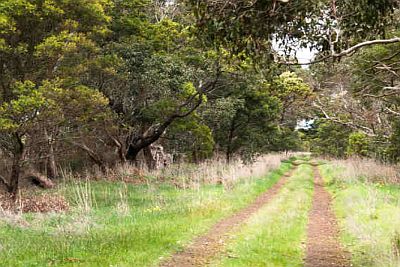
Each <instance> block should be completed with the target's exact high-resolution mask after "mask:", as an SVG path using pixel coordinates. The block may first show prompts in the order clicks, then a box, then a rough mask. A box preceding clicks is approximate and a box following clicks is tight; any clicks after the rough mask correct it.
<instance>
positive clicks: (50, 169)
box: [45, 131, 58, 179]
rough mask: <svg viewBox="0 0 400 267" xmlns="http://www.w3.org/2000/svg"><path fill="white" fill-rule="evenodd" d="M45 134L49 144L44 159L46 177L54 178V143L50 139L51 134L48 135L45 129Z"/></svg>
mask: <svg viewBox="0 0 400 267" xmlns="http://www.w3.org/2000/svg"><path fill="white" fill-rule="evenodd" d="M45 136H46V139H47V142H48V144H49V149H48V155H47V160H46V172H47V177H48V178H50V179H55V178H57V176H58V172H57V165H56V158H55V155H54V143H53V140H52V139H53V138H52V136H49V135H48V134H47V131H45Z"/></svg>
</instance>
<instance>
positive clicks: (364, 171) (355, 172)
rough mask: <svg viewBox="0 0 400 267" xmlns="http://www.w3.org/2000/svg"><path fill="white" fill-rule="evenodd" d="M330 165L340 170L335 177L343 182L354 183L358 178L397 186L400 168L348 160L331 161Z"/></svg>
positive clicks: (399, 180)
mask: <svg viewBox="0 0 400 267" xmlns="http://www.w3.org/2000/svg"><path fill="white" fill-rule="evenodd" d="M331 163H332V164H333V165H334V166H335V167H337V168H341V169H342V171H341V172H340V174H339V175H338V176H337V177H336V178H337V179H339V180H344V181H356V180H359V179H360V178H361V179H363V180H364V181H366V182H371V183H384V184H399V183H400V166H398V165H393V164H384V163H381V162H378V161H376V160H373V159H365V158H349V159H346V160H332V161H331Z"/></svg>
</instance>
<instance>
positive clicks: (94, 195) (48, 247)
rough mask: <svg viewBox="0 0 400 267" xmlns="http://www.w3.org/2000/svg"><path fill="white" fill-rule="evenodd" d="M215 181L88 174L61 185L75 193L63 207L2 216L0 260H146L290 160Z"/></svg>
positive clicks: (231, 206)
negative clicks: (195, 184) (230, 181)
mask: <svg viewBox="0 0 400 267" xmlns="http://www.w3.org/2000/svg"><path fill="white" fill-rule="evenodd" d="M290 166H291V164H290V163H283V164H282V165H281V167H280V168H279V169H278V170H275V171H273V172H271V173H270V174H268V175H266V176H264V177H263V178H261V179H251V178H249V179H247V180H243V181H241V182H239V183H238V184H236V185H235V186H234V187H233V188H232V189H230V190H228V191H227V190H226V189H224V187H223V186H220V185H208V186H202V187H200V188H198V189H186V190H182V189H177V188H175V187H173V186H169V185H165V184H164V185H151V184H149V185H141V186H137V185H136V186H134V185H127V184H124V183H117V182H114V183H107V182H91V183H86V184H81V185H68V186H66V187H65V188H64V189H63V190H65V194H66V195H67V196H68V197H69V198H70V199H71V200H73V201H75V206H74V208H73V209H72V210H71V211H70V212H68V213H65V214H25V215H22V216H15V215H8V218H7V219H5V218H3V219H0V262H1V265H2V266H47V265H56V266H149V265H154V264H157V262H159V261H160V259H161V258H162V257H165V256H167V255H168V254H169V253H171V252H172V251H175V250H177V249H180V248H181V247H182V246H183V245H184V244H186V243H187V242H189V241H190V240H191V239H192V238H193V237H194V236H195V235H198V234H200V233H203V232H205V231H206V230H207V229H208V228H209V227H210V226H211V225H212V224H214V223H215V222H216V221H218V220H219V219H221V218H222V217H224V216H228V215H230V214H232V213H233V212H235V211H237V210H238V209H240V208H242V207H244V206H246V205H248V204H249V203H250V202H251V201H252V200H254V199H255V198H256V197H257V196H258V195H259V194H260V193H262V192H263V191H265V190H266V189H268V188H269V187H271V186H272V185H273V184H274V183H276V181H277V180H278V179H279V178H280V176H281V175H282V174H283V173H284V172H286V171H287V170H288V169H289V168H290Z"/></svg>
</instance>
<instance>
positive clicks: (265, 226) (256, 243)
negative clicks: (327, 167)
mask: <svg viewBox="0 0 400 267" xmlns="http://www.w3.org/2000/svg"><path fill="white" fill-rule="evenodd" d="M312 178H313V172H312V167H311V166H309V165H301V166H299V168H298V170H297V171H296V172H295V173H294V175H293V176H292V177H291V178H290V180H289V182H288V183H287V184H286V185H285V186H284V187H283V188H282V191H281V192H280V193H279V194H278V195H277V196H276V197H275V198H274V199H273V200H272V201H271V202H270V203H269V204H268V205H266V206H265V207H263V208H262V209H261V210H260V211H259V212H258V213H257V214H255V215H254V216H253V217H252V218H251V219H250V220H249V221H248V223H247V224H246V225H245V227H244V228H243V230H242V231H241V232H240V233H238V235H237V236H236V237H234V239H233V240H232V242H231V244H230V245H228V248H227V253H226V255H225V256H223V257H222V258H220V259H217V260H216V261H215V262H214V263H213V264H212V266H302V265H303V258H304V248H305V247H304V245H303V244H304V241H305V240H306V225H307V222H308V211H309V209H310V208H311V203H312V193H313V183H312Z"/></svg>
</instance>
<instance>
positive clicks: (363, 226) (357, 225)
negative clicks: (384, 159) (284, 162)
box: [320, 162, 400, 267]
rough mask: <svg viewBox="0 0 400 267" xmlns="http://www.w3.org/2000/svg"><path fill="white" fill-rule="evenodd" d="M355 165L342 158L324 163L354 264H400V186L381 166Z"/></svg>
mask: <svg viewBox="0 0 400 267" xmlns="http://www.w3.org/2000/svg"><path fill="white" fill-rule="evenodd" d="M351 168H354V167H351V166H348V164H347V163H346V164H341V163H340V162H339V163H338V164H332V163H330V164H326V165H323V166H320V170H321V174H322V175H323V177H324V179H325V181H326V183H327V184H328V185H329V186H328V188H329V190H330V191H331V193H332V194H333V195H334V207H335V211H336V214H337V216H338V219H339V223H340V226H341V228H342V230H343V231H342V243H343V244H344V246H345V247H346V248H347V250H348V251H349V252H351V253H352V262H353V266H363V267H367V266H379V267H396V266H400V186H399V185H393V184H389V183H386V182H385V181H386V180H387V179H386V177H385V176H384V171H381V172H379V166H375V167H373V168H369V167H367V166H364V169H365V170H363V169H362V166H360V167H358V168H357V169H355V170H352V169H351ZM373 173H378V175H373ZM373 176H374V177H373Z"/></svg>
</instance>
